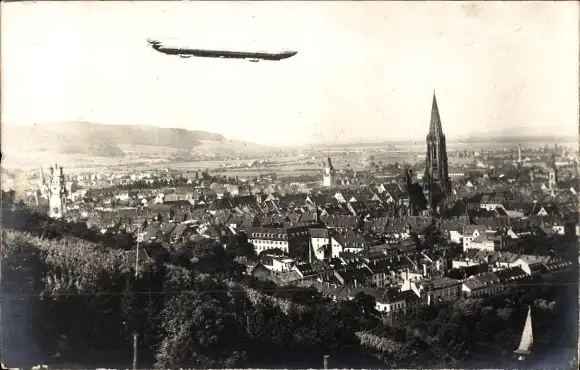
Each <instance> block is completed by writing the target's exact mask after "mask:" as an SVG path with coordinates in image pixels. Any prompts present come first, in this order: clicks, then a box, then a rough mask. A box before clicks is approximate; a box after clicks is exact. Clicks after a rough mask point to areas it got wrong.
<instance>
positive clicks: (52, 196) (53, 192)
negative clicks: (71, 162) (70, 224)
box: [48, 163, 67, 218]
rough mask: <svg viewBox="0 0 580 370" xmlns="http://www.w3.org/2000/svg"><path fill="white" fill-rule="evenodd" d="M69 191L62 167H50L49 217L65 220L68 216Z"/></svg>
mask: <svg viewBox="0 0 580 370" xmlns="http://www.w3.org/2000/svg"><path fill="white" fill-rule="evenodd" d="M66 198H67V190H66V183H65V179H64V173H63V171H62V167H58V165H57V164H56V163H55V164H54V167H50V177H49V179H48V204H49V207H50V209H49V211H48V215H49V216H50V217H52V218H63V217H64V215H65V214H66Z"/></svg>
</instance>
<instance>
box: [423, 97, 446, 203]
mask: <svg viewBox="0 0 580 370" xmlns="http://www.w3.org/2000/svg"><path fill="white" fill-rule="evenodd" d="M423 188H424V192H425V198H426V199H427V206H428V207H429V208H430V210H431V211H432V212H437V209H438V208H439V207H440V206H441V202H443V201H444V200H445V198H446V197H447V196H448V195H450V194H451V180H450V179H449V164H448V162H447V143H446V141H445V134H444V133H443V128H442V127H441V117H440V116H439V107H438V106H437V98H436V97H435V92H433V104H432V106H431V122H430V124H429V133H428V134H427V156H426V159H425V175H424V176H423Z"/></svg>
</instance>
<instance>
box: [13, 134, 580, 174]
mask: <svg viewBox="0 0 580 370" xmlns="http://www.w3.org/2000/svg"><path fill="white" fill-rule="evenodd" d="M573 144H574V143H564V142H562V143H558V145H560V146H562V145H567V146H572V147H573V148H574V146H573ZM507 147H517V143H513V145H511V144H510V143H489V142H486V143H450V144H449V153H450V158H449V162H450V164H451V165H453V164H455V163H465V162H466V161H467V162H472V161H473V159H466V158H458V157H454V156H453V155H452V153H453V152H454V151H463V150H466V149H467V150H479V149H483V148H485V149H498V148H507ZM124 149H125V150H127V149H129V148H124ZM138 149H139V151H140V152H141V153H142V152H144V151H146V150H145V149H150V151H151V152H150V153H151V156H149V155H148V156H146V157H143V156H142V155H134V154H133V153H132V152H131V151H128V153H127V156H125V157H124V158H104V157H91V156H87V155H81V154H62V153H53V152H46V151H36V152H27V153H18V152H8V153H4V154H5V157H4V160H3V163H2V167H3V168H5V169H8V170H14V169H17V168H18V169H22V170H25V171H26V170H34V169H38V168H39V167H40V166H41V165H43V166H44V167H45V168H46V167H47V166H48V165H49V164H51V163H54V161H57V162H58V163H59V164H62V165H64V166H65V167H66V168H67V173H83V172H84V173H88V172H102V171H103V170H106V171H109V172H123V171H143V170H155V169H160V170H161V169H166V168H168V169H172V170H176V171H183V172H184V175H185V174H186V173H188V172H192V173H193V172H195V171H203V170H206V169H207V170H209V172H210V173H212V172H222V173H227V174H228V175H229V176H235V175H238V176H253V175H256V174H260V173H272V172H273V173H278V174H284V175H289V174H301V173H316V172H319V171H322V170H323V168H324V164H325V163H326V158H327V156H330V157H331V159H332V163H333V165H334V167H335V168H336V169H345V168H350V169H354V170H356V169H362V168H364V167H365V166H368V164H369V163H370V162H371V161H373V162H375V163H377V164H383V165H387V164H393V163H395V162H398V163H409V164H413V163H417V162H422V161H424V160H425V155H424V151H425V144H424V143H416V144H413V143H407V144H405V145H396V146H395V147H394V148H391V150H389V151H385V147H384V146H378V145H365V146H357V145H350V146H344V147H336V146H335V147H327V148H323V147H311V148H309V149H304V150H303V151H302V153H303V154H301V155H296V153H299V152H300V150H298V149H287V150H285V152H286V153H294V154H287V155H277V156H268V157H267V156H255V158H254V159H243V160H242V159H235V160H185V159H184V160H177V161H176V160H171V159H168V157H167V156H165V155H166V154H168V152H171V151H170V150H169V151H165V152H164V153H163V154H164V155H162V156H156V155H155V154H154V153H155V151H156V150H158V148H157V147H150V148H145V147H140V148H138ZM176 151H178V150H176ZM281 151H282V150H281ZM251 162H254V164H253V165H252V166H249V164H250V163H251ZM218 170H219V171H218Z"/></svg>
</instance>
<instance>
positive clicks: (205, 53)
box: [149, 41, 298, 61]
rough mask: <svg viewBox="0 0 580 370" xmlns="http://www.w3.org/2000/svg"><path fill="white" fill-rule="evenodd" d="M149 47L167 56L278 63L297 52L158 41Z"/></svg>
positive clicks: (150, 42) (151, 43)
mask: <svg viewBox="0 0 580 370" xmlns="http://www.w3.org/2000/svg"><path fill="white" fill-rule="evenodd" d="M149 45H150V46H151V47H152V48H153V49H154V50H156V51H158V52H160V53H163V54H167V55H178V56H181V57H186V56H193V57H199V58H227V59H248V60H252V61H253V60H256V59H258V60H270V61H278V60H282V59H287V58H290V57H293V56H294V55H296V54H297V53H298V52H297V51H286V50H284V51H274V52H268V51H239V50H225V49H221V50H220V49H201V48H187V47H175V46H165V45H163V43H161V42H159V41H149Z"/></svg>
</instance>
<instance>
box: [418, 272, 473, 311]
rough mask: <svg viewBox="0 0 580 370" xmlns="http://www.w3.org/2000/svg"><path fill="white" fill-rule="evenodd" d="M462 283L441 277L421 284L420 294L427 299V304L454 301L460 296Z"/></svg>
mask: <svg viewBox="0 0 580 370" xmlns="http://www.w3.org/2000/svg"><path fill="white" fill-rule="evenodd" d="M462 285H463V283H462V282H461V281H459V280H455V279H451V278H448V277H441V278H437V279H433V280H430V281H427V282H422V284H421V287H422V288H423V289H422V294H421V296H423V295H425V296H426V298H427V304H429V305H430V304H433V303H434V302H439V301H456V300H457V299H459V297H460V296H461V287H462Z"/></svg>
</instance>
